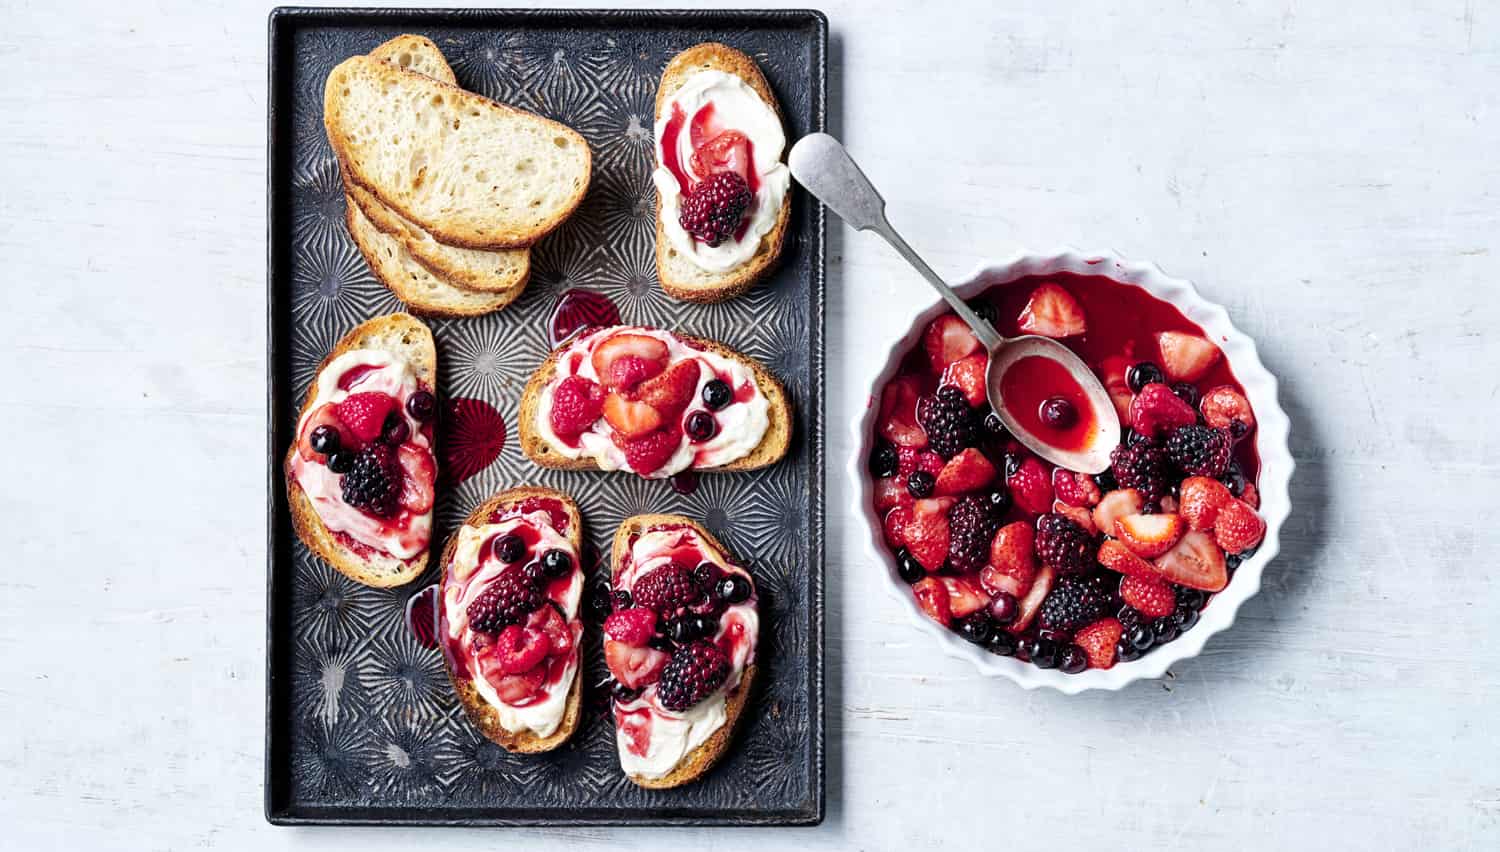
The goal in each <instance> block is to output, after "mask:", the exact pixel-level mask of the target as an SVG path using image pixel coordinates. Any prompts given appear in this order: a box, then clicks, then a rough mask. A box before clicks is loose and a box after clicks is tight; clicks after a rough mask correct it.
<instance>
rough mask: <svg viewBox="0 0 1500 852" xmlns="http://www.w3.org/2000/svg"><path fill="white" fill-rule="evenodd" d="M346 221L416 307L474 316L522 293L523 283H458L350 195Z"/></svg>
mask: <svg viewBox="0 0 1500 852" xmlns="http://www.w3.org/2000/svg"><path fill="white" fill-rule="evenodd" d="M346 202H347V203H346V204H345V209H344V222H345V224H347V225H348V227H349V235H350V236H351V237H353V238H354V244H355V245H357V246H359V251H360V254H363V255H364V256H365V262H367V263H369V264H370V269H371V270H372V271H373V272H374V273H375V277H376V278H378V279H380V283H382V284H384V285H385V286H386V287H388V288H390V290H391V292H393V293H395V294H396V298H398V299H400V300H401V301H403V302H405V303H406V304H407V306H408V307H409V308H411V309H412V310H413V311H415V312H417V313H419V314H423V315H425V316H434V317H474V316H480V315H481V314H488V313H491V312H493V311H498V310H500V309H501V308H503V307H505V306H506V305H508V304H510V303H511V302H513V301H515V299H516V297H517V296H519V295H520V294H521V290H522V289H524V288H523V287H515V288H512V289H510V290H505V291H502V292H499V293H482V292H479V291H477V290H465V289H464V288H462V287H455V286H454V285H453V284H450V283H448V282H447V281H445V280H444V279H442V278H439V277H438V276H436V275H434V274H432V270H430V269H428V268H427V267H425V266H423V265H422V264H420V263H417V261H416V259H415V258H413V257H412V256H411V253H410V252H408V251H407V250H406V246H405V244H403V243H402V241H401V240H400V238H398V237H393V236H391V235H390V234H387V233H385V232H383V231H381V230H380V229H379V228H377V227H375V225H374V223H372V222H371V221H370V220H369V218H368V217H366V216H365V213H364V211H363V210H361V209H360V207H359V205H358V204H356V203H353V202H350V201H348V199H347V198H346Z"/></svg>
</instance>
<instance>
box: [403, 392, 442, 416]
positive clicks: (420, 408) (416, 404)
mask: <svg viewBox="0 0 1500 852" xmlns="http://www.w3.org/2000/svg"><path fill="white" fill-rule="evenodd" d="M406 413H407V414H410V415H411V416H412V419H414V420H416V421H417V422H419V423H426V422H427V421H429V420H431V419H432V415H434V414H436V413H437V397H435V396H433V395H432V394H431V393H429V392H427V391H424V390H419V391H417V392H416V393H414V394H412V395H411V396H409V397H407V398H406Z"/></svg>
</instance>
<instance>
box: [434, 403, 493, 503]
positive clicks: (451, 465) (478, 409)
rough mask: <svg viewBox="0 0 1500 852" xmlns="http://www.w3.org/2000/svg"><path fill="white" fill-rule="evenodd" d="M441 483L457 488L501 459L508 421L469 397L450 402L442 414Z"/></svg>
mask: <svg viewBox="0 0 1500 852" xmlns="http://www.w3.org/2000/svg"><path fill="white" fill-rule="evenodd" d="M442 427H443V437H442V440H440V441H438V449H439V451H440V452H441V453H442V455H443V470H442V480H443V484H445V485H458V484H459V483H461V482H463V481H464V480H466V479H468V478H469V477H471V476H473V475H475V474H477V473H479V472H480V471H482V470H484V469H485V468H487V467H489V466H490V465H491V464H493V463H494V461H495V459H497V458H499V457H500V451H501V450H503V449H505V419H504V418H503V417H501V416H500V412H498V411H496V410H495V407H494V406H493V405H490V404H489V403H487V402H485V401H483V400H478V399H470V398H468V397H457V398H454V399H450V400H448V402H447V405H446V406H444V408H443V412H442Z"/></svg>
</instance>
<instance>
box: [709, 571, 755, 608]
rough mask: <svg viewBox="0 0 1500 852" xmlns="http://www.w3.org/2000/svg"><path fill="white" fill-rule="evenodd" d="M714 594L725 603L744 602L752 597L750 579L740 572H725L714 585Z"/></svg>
mask: <svg viewBox="0 0 1500 852" xmlns="http://www.w3.org/2000/svg"><path fill="white" fill-rule="evenodd" d="M714 595H715V596H717V597H718V598H719V600H721V601H724V602H725V603H732V604H737V603H742V602H744V601H746V600H749V599H750V581H749V580H746V579H745V578H744V577H741V576H740V575H738V574H725V575H724V577H723V578H722V579H720V580H719V584H718V585H717V586H715V587H714Z"/></svg>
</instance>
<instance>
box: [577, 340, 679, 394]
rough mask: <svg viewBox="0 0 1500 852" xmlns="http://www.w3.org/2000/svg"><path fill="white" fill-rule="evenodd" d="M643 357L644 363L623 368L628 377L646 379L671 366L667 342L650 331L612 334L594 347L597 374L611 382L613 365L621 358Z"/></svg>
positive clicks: (622, 376) (593, 359)
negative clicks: (652, 334)
mask: <svg viewBox="0 0 1500 852" xmlns="http://www.w3.org/2000/svg"><path fill="white" fill-rule="evenodd" d="M627 356H631V357H635V358H639V359H640V360H641V362H642V364H641V365H640V366H631V367H627V368H625V369H624V370H623V371H622V374H621V378H622V379H624V380H627V381H629V380H634V381H635V382H640V381H644V380H646V379H649V378H651V377H652V376H654V375H656V374H657V373H660V372H661V371H662V370H665V369H666V368H667V344H665V343H663V342H661V341H660V340H657V339H656V338H654V337H651V336H650V335H646V334H634V333H632V332H628V331H624V332H620V333H618V334H612V335H610V336H609V337H608V338H606V339H605V340H603V341H602V342H600V343H599V344H598V345H596V346H595V347H594V354H593V355H592V357H591V359H590V360H591V361H592V363H593V365H594V375H596V376H598V377H599V378H600V379H602V380H604V381H609V380H610V378H611V377H612V376H613V375H614V373H613V371H612V367H613V365H614V362H615V360H616V359H618V358H624V357H627Z"/></svg>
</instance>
